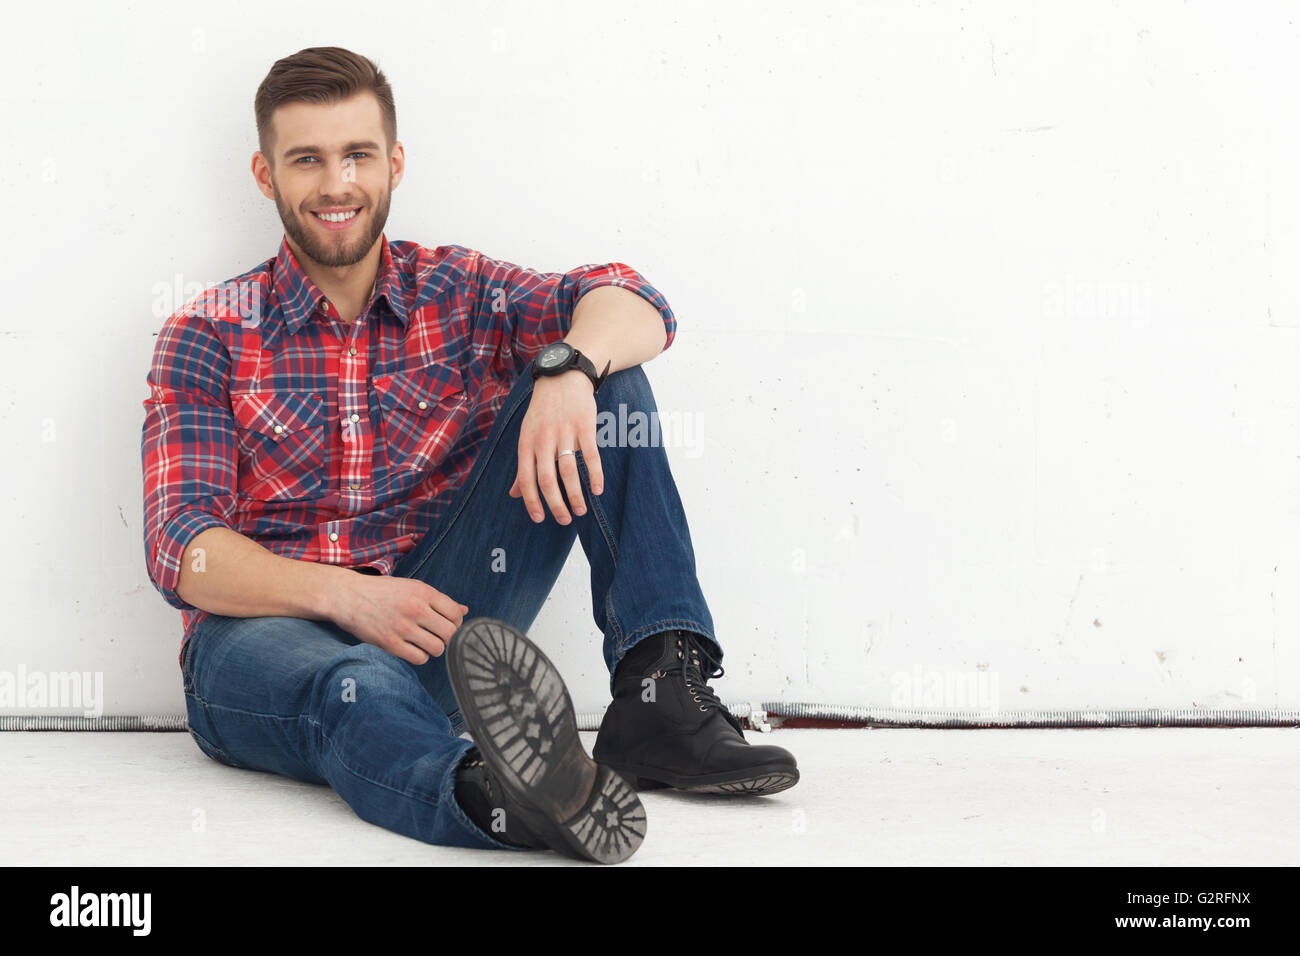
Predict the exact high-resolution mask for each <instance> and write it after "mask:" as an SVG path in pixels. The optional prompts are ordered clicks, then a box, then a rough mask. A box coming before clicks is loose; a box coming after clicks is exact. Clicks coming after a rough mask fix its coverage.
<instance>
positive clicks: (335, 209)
mask: <svg viewBox="0 0 1300 956" xmlns="http://www.w3.org/2000/svg"><path fill="white" fill-rule="evenodd" d="M361 208H362V207H360V206H326V207H324V208H322V209H313V210H311V214H312V215H313V216H314V217H316V221H317V222H319V223H320V224H321V225H322V226H324V227H325V228H326V229H329V230H330V231H332V232H337V231H339V230H341V229H346V228H348V226H350V225H351V224H352V223H353V222H355V221H356V220H357V217H358V214H359V213H360V212H361Z"/></svg>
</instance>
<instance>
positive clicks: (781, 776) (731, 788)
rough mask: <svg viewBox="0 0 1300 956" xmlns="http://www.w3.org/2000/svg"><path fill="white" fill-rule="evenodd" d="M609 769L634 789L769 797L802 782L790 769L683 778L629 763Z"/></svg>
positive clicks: (797, 773)
mask: <svg viewBox="0 0 1300 956" xmlns="http://www.w3.org/2000/svg"><path fill="white" fill-rule="evenodd" d="M605 766H608V767H613V768H614V769H615V770H617V771H618V772H619V773H621V774H622V775H623V776H624V777H626V778H627V779H628V781H629V782H630V783H631V784H632V785H633V786H634V787H636V788H637V789H640V790H657V789H662V788H664V787H672V788H673V789H674V790H685V791H687V792H688V793H725V794H740V795H742V796H749V797H765V796H767V795H768V794H772V793H780V792H781V791H782V790H789V789H790V788H791V787H793V786H794V785H795V784H796V783H798V782H799V771H798V770H791V769H789V768H786V767H783V768H780V769H770V770H763V769H758V770H755V769H749V770H744V771H740V772H737V771H728V772H726V773H711V774H700V775H699V776H696V777H682V776H678V775H677V774H671V773H665V772H663V771H662V770H654V769H652V768H648V767H635V766H631V765H629V764H605Z"/></svg>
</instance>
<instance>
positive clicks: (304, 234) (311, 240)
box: [271, 176, 393, 266]
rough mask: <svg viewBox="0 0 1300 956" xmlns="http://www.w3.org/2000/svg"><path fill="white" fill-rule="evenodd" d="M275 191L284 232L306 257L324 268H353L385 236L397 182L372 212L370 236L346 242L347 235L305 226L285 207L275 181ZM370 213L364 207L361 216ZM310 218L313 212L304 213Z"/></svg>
mask: <svg viewBox="0 0 1300 956" xmlns="http://www.w3.org/2000/svg"><path fill="white" fill-rule="evenodd" d="M271 189H272V191H273V192H274V193H275V208H276V211H277V212H279V214H280V222H281V223H282V224H283V225H284V231H285V232H286V233H287V234H288V236H289V238H290V239H292V240H293V241H294V242H295V243H297V244H298V248H299V249H301V250H302V252H303V255H305V256H307V258H309V259H311V260H312V261H314V262H316V263H318V264H319V265H322V266H351V265H356V264H357V263H358V262H360V261H361V260H362V259H364V258H365V257H366V253H368V252H369V251H370V250H371V248H372V247H373V246H374V244H375V241H376V240H377V239H378V238H379V237H380V236H381V235H382V234H383V232H384V225H385V223H387V222H388V207H389V203H390V202H391V200H392V196H393V180H392V177H391V176H390V177H389V179H388V189H387V190H385V192H384V195H383V196H382V197H381V198H380V200H379V205H378V206H376V207H375V208H374V209H373V210H371V211H370V229H369V233H368V234H366V233H362V234H360V235H357V236H354V237H352V238H351V239H350V240H344V239H343V238H342V236H344V235H346V231H345V232H341V233H339V237H338V238H334V237H330V236H324V237H322V236H319V235H318V234H317V233H316V232H315V231H314V230H312V229H311V228H309V226H308V225H307V224H304V223H303V222H302V220H300V219H299V218H298V216H297V215H296V214H295V213H294V212H293V210H291V209H290V208H289V207H288V206H287V205H285V203H284V200H283V197H281V195H280V189H279V187H278V186H276V184H275V180H274V179H272V180H271ZM334 205H338V206H342V205H350V204H345V203H334ZM365 211H366V207H365V206H364V205H363V206H362V207H361V211H360V212H358V213H357V215H358V216H360V215H361V213H362V212H365ZM304 215H305V216H310V215H311V213H310V212H307V213H304Z"/></svg>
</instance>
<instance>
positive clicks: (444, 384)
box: [374, 364, 465, 415]
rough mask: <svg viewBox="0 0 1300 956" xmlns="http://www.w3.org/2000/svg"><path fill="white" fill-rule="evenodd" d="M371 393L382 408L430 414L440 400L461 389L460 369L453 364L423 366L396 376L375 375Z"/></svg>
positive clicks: (462, 382) (453, 394)
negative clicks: (373, 388) (375, 395)
mask: <svg viewBox="0 0 1300 956" xmlns="http://www.w3.org/2000/svg"><path fill="white" fill-rule="evenodd" d="M374 385H375V392H376V393H377V394H378V396H379V403H380V405H382V406H383V407H384V408H385V409H388V410H391V409H394V408H404V409H408V410H409V411H411V412H414V413H415V414H417V415H428V414H432V412H433V408H434V406H435V405H437V404H438V403H439V402H441V401H443V400H444V399H447V398H451V397H454V396H458V395H459V394H460V393H461V392H463V391H464V390H465V383H464V381H463V380H462V379H461V375H460V370H459V369H458V368H456V366H455V365H447V364H442V365H426V366H424V367H423V368H417V369H412V370H411V371H409V372H399V373H397V374H396V375H376V376H375V379H374Z"/></svg>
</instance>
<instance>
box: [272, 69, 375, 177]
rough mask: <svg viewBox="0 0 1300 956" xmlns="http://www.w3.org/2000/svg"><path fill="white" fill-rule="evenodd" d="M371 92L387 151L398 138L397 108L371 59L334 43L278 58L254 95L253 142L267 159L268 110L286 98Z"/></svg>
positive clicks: (329, 99) (317, 99)
mask: <svg viewBox="0 0 1300 956" xmlns="http://www.w3.org/2000/svg"><path fill="white" fill-rule="evenodd" d="M363 91H369V92H371V93H373V94H374V95H375V97H376V98H377V99H378V100H379V111H380V114H381V115H382V116H383V123H384V134H385V135H386V136H387V137H388V150H389V152H390V153H391V152H392V149H393V143H395V142H396V141H397V109H396V107H395V106H394V105H393V90H392V88H391V87H390V86H389V85H388V78H387V77H385V76H384V74H383V71H382V70H380V69H379V67H377V66H376V65H375V64H374V63H373V62H372V61H371V60H369V59H367V58H366V57H364V56H361V55H359V54H357V53H353V52H352V51H351V50H345V49H343V48H342V47H338V46H313V47H308V48H307V49H305V50H299V51H298V52H297V53H295V54H293V55H292V56H286V57H285V58H284V59H282V60H276V61H275V64H274V65H273V66H272V67H271V72H269V73H267V74H266V79H264V80H262V85H261V86H259V87H258V88H257V96H256V97H254V99H253V113H254V115H255V116H256V117H257V146H258V149H260V150H261V151H262V152H263V153H265V154H266V157H267V159H268V160H269V161H271V162H274V158H273V157H272V156H271V154H270V152H268V150H267V147H268V146H270V145H271V142H270V140H271V114H272V113H274V112H275V110H276V107H278V106H282V105H283V104H285V103H321V104H330V103H337V102H339V101H340V100H345V99H348V98H349V97H351V96H353V95H354V94H356V93H360V92H363Z"/></svg>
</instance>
